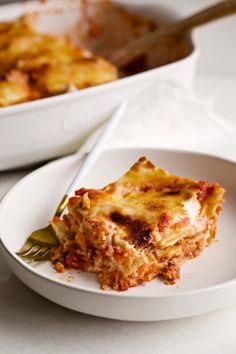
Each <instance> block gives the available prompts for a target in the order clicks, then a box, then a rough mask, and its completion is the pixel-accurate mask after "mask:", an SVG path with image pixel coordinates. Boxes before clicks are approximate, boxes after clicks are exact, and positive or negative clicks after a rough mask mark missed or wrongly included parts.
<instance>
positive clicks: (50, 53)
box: [0, 16, 118, 107]
mask: <svg viewBox="0 0 236 354" xmlns="http://www.w3.org/2000/svg"><path fill="white" fill-rule="evenodd" d="M117 78H118V73H117V69H116V67H115V66H114V65H112V64H111V63H109V62H108V61H107V60H105V59H103V58H101V57H99V56H96V55H94V54H92V52H90V51H88V50H87V49H82V48H78V47H75V46H74V45H73V44H72V42H71V41H70V40H69V39H67V38H63V37H56V36H52V35H48V34H42V33H38V32H36V31H35V30H34V29H33V28H32V26H31V22H30V16H29V17H27V16H24V17H22V18H20V19H18V20H15V21H12V22H2V23H0V107H6V106H9V105H12V104H16V103H21V102H26V101H31V100H35V99H39V98H44V97H48V96H53V95H58V94H62V93H65V92H69V91H72V90H80V89H83V88H86V87H90V86H95V85H99V84H103V83H106V82H110V81H113V80H116V79H117Z"/></svg>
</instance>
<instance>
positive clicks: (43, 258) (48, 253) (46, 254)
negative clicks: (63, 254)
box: [33, 248, 54, 262]
mask: <svg viewBox="0 0 236 354" xmlns="http://www.w3.org/2000/svg"><path fill="white" fill-rule="evenodd" d="M53 255H54V252H53V251H52V249H51V248H48V249H47V251H46V252H44V253H43V254H42V255H40V256H36V257H34V258H33V261H37V262H40V261H48V260H49V259H50V258H51V257H52V256H53Z"/></svg>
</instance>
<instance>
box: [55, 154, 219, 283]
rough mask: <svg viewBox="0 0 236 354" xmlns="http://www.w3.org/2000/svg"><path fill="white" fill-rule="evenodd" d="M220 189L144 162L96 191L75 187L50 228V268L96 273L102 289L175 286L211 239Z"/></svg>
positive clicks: (138, 163)
mask: <svg viewBox="0 0 236 354" xmlns="http://www.w3.org/2000/svg"><path fill="white" fill-rule="evenodd" d="M223 197H224V189H223V188H221V187H220V186H219V185H218V184H217V183H214V184H211V183H209V182H206V181H200V182H197V181H194V180H192V179H188V178H181V177H177V176H174V175H171V174H170V173H168V172H167V171H164V170H162V169H160V168H159V167H157V166H155V165H154V164H153V163H152V162H150V161H149V160H148V159H147V158H146V157H142V158H140V159H139V160H138V162H136V163H135V164H134V165H133V166H132V167H131V169H130V170H129V171H128V172H127V173H126V174H125V175H124V176H123V177H121V178H120V179H119V180H117V181H116V182H114V183H111V184H108V185H107V186H106V187H104V188H102V189H85V188H82V189H79V190H77V191H76V192H75V196H73V197H72V198H70V200H69V202H68V213H67V214H66V215H64V216H63V218H62V219H59V218H57V217H54V218H53V220H52V221H51V224H52V226H53V228H54V230H55V232H56V234H57V236H58V237H59V239H60V240H61V246H60V247H59V248H58V249H57V251H56V252H55V255H54V257H53V258H52V262H53V264H54V266H55V268H56V269H57V270H58V271H63V270H64V268H75V269H78V270H81V271H88V272H94V273H96V274H97V275H98V278H99V282H100V284H101V287H102V289H114V290H127V289H128V288H129V287H133V286H137V285H139V284H141V283H143V282H146V281H150V280H152V279H153V278H156V277H161V278H162V279H163V280H164V281H165V283H167V284H174V283H175V282H176V281H177V280H178V279H179V277H180V266H181V264H183V263H184V262H185V261H186V260H188V259H191V258H194V257H196V256H198V255H199V253H200V252H201V251H202V250H203V249H204V248H205V247H206V246H208V245H209V244H211V243H212V241H213V240H214V238H215V234H216V224H217V218H218V214H219V212H220V211H221V208H222V203H223V200H224V199H223Z"/></svg>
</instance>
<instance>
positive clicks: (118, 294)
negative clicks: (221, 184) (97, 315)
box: [0, 146, 236, 299]
mask: <svg viewBox="0 0 236 354" xmlns="http://www.w3.org/2000/svg"><path fill="white" fill-rule="evenodd" d="M141 149H145V150H146V151H147V150H149V151H152V152H158V151H161V152H167V153H170V154H171V153H178V154H187V155H194V156H199V157H206V158H210V159H214V160H219V161H221V162H225V163H227V164H230V165H233V166H234V167H236V162H234V161H232V160H229V159H225V158H222V157H219V156H217V155H214V154H206V153H202V152H195V151H188V150H181V149H165V148H149V147H143V146H140V147H122V148H109V149H104V150H103V152H104V151H117V150H119V151H121V150H123V151H127V150H129V151H131V150H132V151H139V150H141ZM103 152H102V153H103ZM75 158H79V156H78V155H77V154H73V155H70V156H67V157H63V158H59V159H57V160H54V161H52V162H49V163H47V164H45V165H44V166H41V167H40V168H38V169H36V170H34V171H32V172H30V173H29V174H27V175H26V176H24V177H23V178H21V179H20V180H19V181H18V182H17V183H16V184H15V185H14V186H13V187H12V188H11V189H10V190H9V191H8V192H7V193H6V194H5V195H4V197H3V198H2V200H1V202H0V219H1V211H2V209H3V208H4V204H5V202H6V201H7V199H8V198H9V196H11V194H12V193H14V192H15V189H17V188H18V186H19V185H21V184H22V183H25V181H26V180H27V179H28V178H31V177H33V176H34V175H37V174H38V173H41V172H42V171H43V170H44V169H47V168H48V167H49V168H50V167H53V166H56V165H58V164H63V163H64V161H66V160H74V159H75ZM1 228H2V227H1V225H0V246H1V247H3V249H4V250H5V252H6V253H7V255H8V256H10V257H11V259H12V260H13V261H15V262H16V263H17V265H18V266H20V267H23V268H24V270H25V271H28V272H30V273H31V275H33V276H36V277H39V278H41V279H43V280H45V281H48V282H53V284H54V285H60V286H62V287H66V288H67V289H73V290H77V291H83V292H85V293H90V294H96V295H103V296H115V297H123V298H129V299H145V298H176V297H179V296H189V295H198V294H202V293H203V294H204V293H209V292H212V291H217V290H221V289H223V288H227V287H229V286H232V285H236V277H235V278H234V279H231V280H227V281H225V282H222V283H219V284H215V285H210V286H207V287H203V288H199V289H192V290H185V291H180V292H178V293H174V294H165V295H159V294H155V295H154V294H145V295H143V294H141V295H139V294H136V295H135V294H129V293H128V292H117V291H112V290H109V291H104V290H102V289H100V288H99V289H86V288H84V287H82V288H81V287H79V286H78V285H74V284H72V283H62V282H61V281H60V280H57V279H53V278H50V277H48V276H46V275H44V274H40V273H38V272H37V270H35V269H33V268H32V267H31V266H30V265H29V264H28V263H26V262H25V261H23V260H22V259H21V258H20V257H18V256H17V255H16V254H15V253H13V252H11V251H10V250H9V249H8V248H7V246H6V245H5V244H4V242H3V240H2V236H1V234H2V233H3V232H2V230H1Z"/></svg>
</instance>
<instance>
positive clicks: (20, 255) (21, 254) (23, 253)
mask: <svg viewBox="0 0 236 354" xmlns="http://www.w3.org/2000/svg"><path fill="white" fill-rule="evenodd" d="M34 247H35V244H33V243H30V244H29V246H28V248H26V249H24V250H23V251H20V252H16V254H17V256H19V257H22V256H24V255H26V254H27V253H28V252H30V251H31V250H32V249H33V248H34Z"/></svg>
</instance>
